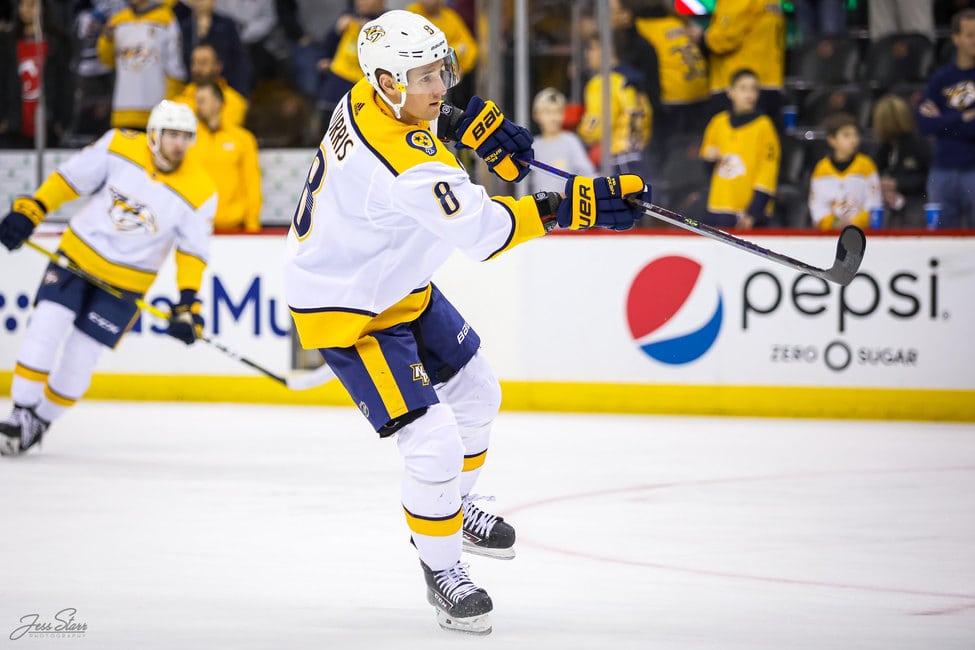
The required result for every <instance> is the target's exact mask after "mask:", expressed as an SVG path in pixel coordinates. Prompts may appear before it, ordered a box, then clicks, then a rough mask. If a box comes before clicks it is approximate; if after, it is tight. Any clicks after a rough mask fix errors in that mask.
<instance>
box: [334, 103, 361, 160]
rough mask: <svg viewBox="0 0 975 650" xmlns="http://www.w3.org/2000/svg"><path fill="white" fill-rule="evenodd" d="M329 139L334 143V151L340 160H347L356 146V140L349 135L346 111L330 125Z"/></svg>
mask: <svg viewBox="0 0 975 650" xmlns="http://www.w3.org/2000/svg"><path fill="white" fill-rule="evenodd" d="M328 140H329V142H331V143H332V151H333V152H334V153H335V157H336V158H337V159H338V160H339V161H343V160H345V157H346V156H347V155H349V151H351V150H352V148H353V147H355V141H354V140H353V139H352V138H351V137H350V136H349V129H348V127H347V126H346V124H345V113H344V112H340V113H339V114H338V116H336V118H335V119H334V120H333V121H332V124H331V126H329V127H328Z"/></svg>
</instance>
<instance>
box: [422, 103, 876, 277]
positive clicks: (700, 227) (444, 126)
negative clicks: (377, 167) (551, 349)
mask: <svg viewBox="0 0 975 650" xmlns="http://www.w3.org/2000/svg"><path fill="white" fill-rule="evenodd" d="M462 119H464V111H463V110H461V109H459V108H457V107H456V106H451V105H450V104H441V106H440V118H439V119H438V120H437V137H438V138H440V139H441V140H444V141H448V142H449V141H455V140H457V127H458V125H459V124H460V122H461V120H462ZM519 162H522V163H524V164H526V165H531V166H532V167H535V168H536V169H540V170H542V171H545V172H548V173H550V174H553V175H555V176H558V177H560V178H565V179H568V178H570V177H571V176H572V174H569V173H568V172H566V171H563V170H561V169H558V168H557V167H552V166H551V165H547V164H545V163H543V162H540V161H538V160H527V161H519ZM629 201H630V202H631V203H633V204H634V205H637V206H638V207H640V208H642V209H643V213H644V214H646V215H647V216H650V217H653V218H655V219H659V220H660V221H664V222H666V223H669V224H671V225H673V226H677V227H678V228H682V229H684V230H687V231H689V232H692V233H695V234H697V235H702V236H704V237H708V238H710V239H713V240H715V241H719V242H721V243H723V244H728V245H730V246H734V247H735V248H737V249H739V250H743V251H745V252H748V253H752V254H753V255H758V256H759V257H762V258H764V259H767V260H770V261H772V262H776V263H778V264H782V265H784V266H788V267H790V268H793V269H795V270H797V271H801V272H803V273H807V274H809V275H812V276H815V277H817V278H822V279H824V280H828V281H830V282H835V283H836V284H840V285H844V286H845V285H848V284H850V282H852V281H853V278H854V277H856V274H857V270H859V268H860V264H861V263H862V262H863V253H864V250H865V249H866V246H867V238H866V236H865V235H864V234H863V231H862V230H860V229H859V228H857V227H856V226H847V227H846V228H844V229H843V232H841V233H840V238H839V241H837V243H836V258H835V259H834V260H833V265H832V266H831V267H829V268H828V269H821V268H819V267H816V266H812V265H811V264H807V263H806V262H803V261H801V260H797V259H795V258H793V257H789V256H788V255H784V254H782V253H778V252H776V251H773V250H770V249H768V248H764V247H762V246H759V245H758V244H755V243H753V242H750V241H748V240H745V239H741V238H739V237H735V236H734V235H731V234H729V233H727V232H725V231H723V230H721V229H719V228H715V227H714V226H709V225H708V224H706V223H701V222H700V221H697V220H695V219H690V218H688V217H684V216H681V215H679V214H677V213H676V212H671V211H670V210H667V209H665V208H661V207H660V206H659V205H654V204H652V203H647V202H645V201H640V200H637V199H629Z"/></svg>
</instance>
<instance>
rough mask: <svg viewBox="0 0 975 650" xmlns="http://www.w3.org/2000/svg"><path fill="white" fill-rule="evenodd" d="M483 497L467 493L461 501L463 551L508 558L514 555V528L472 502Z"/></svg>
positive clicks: (503, 558)
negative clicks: (462, 511) (462, 512)
mask: <svg viewBox="0 0 975 650" xmlns="http://www.w3.org/2000/svg"><path fill="white" fill-rule="evenodd" d="M483 498H486V497H479V496H477V495H469V496H466V497H464V498H463V500H462V502H461V507H462V508H463V510H464V527H463V534H464V551H466V552H467V553H472V554H474V555H484V556H487V557H493V558H496V559H499V560H510V559H512V558H513V557H514V556H515V529H514V527H512V525H511V524H509V523H507V522H506V521H505V520H504V519H503V518H501V517H498V516H496V515H492V514H490V513H487V512H484V511H483V510H481V509H480V508H478V507H477V506H476V505H475V504H474V502H475V501H477V500H478V499H483Z"/></svg>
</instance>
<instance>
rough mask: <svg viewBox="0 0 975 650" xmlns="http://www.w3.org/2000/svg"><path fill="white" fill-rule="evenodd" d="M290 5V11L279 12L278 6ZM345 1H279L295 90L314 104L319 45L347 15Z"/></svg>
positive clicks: (320, 47)
mask: <svg viewBox="0 0 975 650" xmlns="http://www.w3.org/2000/svg"><path fill="white" fill-rule="evenodd" d="M285 2H288V3H294V5H295V6H294V9H293V11H281V9H280V4H281V3H285ZM350 5H351V2H350V1H349V0H279V13H280V14H281V26H282V27H283V28H284V33H285V35H286V36H287V37H288V41H289V42H290V44H291V67H292V70H293V77H294V85H295V89H296V90H298V92H300V93H301V94H302V96H303V97H304V98H305V99H306V100H308V101H310V102H314V101H315V97H316V96H317V95H318V80H319V74H318V62H319V61H320V60H321V59H322V57H323V54H322V42H321V40H319V39H318V38H316V36H317V35H320V34H321V35H323V34H325V33H326V32H327V31H328V30H329V29H331V27H332V25H334V24H335V21H336V20H338V19H339V16H341V15H342V14H344V13H347V12H348V11H349V7H350Z"/></svg>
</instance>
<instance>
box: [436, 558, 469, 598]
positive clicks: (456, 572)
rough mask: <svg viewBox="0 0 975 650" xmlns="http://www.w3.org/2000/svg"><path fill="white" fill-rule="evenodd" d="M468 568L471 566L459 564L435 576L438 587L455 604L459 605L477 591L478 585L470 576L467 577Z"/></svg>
mask: <svg viewBox="0 0 975 650" xmlns="http://www.w3.org/2000/svg"><path fill="white" fill-rule="evenodd" d="M468 566H470V565H468V564H464V563H462V562H458V563H457V564H455V565H454V566H452V567H450V568H449V569H444V570H443V571H438V572H437V573H435V574H434V576H433V579H434V580H435V581H436V582H437V587H439V588H440V591H441V592H443V595H444V596H446V597H447V598H448V599H449V600H450V601H451V602H453V603H459V602H460V601H461V600H462V599H463V598H464V597H466V596H469V595H470V594H472V593H474V592H475V591H477V585H475V584H474V583H473V582H471V578H470V576H468V575H467V567H468Z"/></svg>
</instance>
